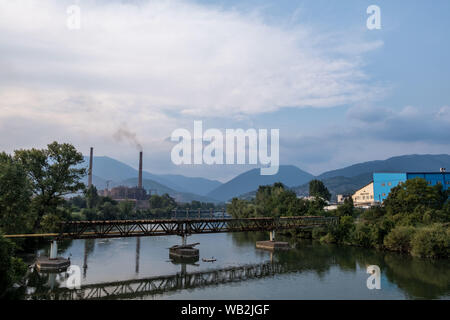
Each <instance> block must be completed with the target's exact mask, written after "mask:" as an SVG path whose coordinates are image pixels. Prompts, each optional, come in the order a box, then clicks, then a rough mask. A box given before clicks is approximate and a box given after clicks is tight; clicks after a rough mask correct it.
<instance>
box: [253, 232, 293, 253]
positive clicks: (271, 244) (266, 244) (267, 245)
mask: <svg viewBox="0 0 450 320" xmlns="http://www.w3.org/2000/svg"><path fill="white" fill-rule="evenodd" d="M269 237H270V240H269V241H256V248H257V249H264V250H270V251H273V250H277V249H289V243H288V242H284V241H275V230H271V231H269Z"/></svg>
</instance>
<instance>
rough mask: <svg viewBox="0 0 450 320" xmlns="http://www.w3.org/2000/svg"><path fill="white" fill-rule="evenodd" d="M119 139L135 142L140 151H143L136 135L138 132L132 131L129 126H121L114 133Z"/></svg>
mask: <svg viewBox="0 0 450 320" xmlns="http://www.w3.org/2000/svg"><path fill="white" fill-rule="evenodd" d="M113 137H114V139H115V140H117V141H128V142H129V143H131V144H133V145H134V146H135V147H136V148H137V149H138V150H139V151H142V145H141V144H140V142H139V140H138V139H137V137H136V133H134V132H131V131H130V130H128V129H127V128H124V127H122V128H119V129H118V130H117V131H116V132H115V133H114V135H113Z"/></svg>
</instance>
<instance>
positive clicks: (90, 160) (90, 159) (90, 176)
mask: <svg viewBox="0 0 450 320" xmlns="http://www.w3.org/2000/svg"><path fill="white" fill-rule="evenodd" d="M93 157H94V148H92V147H91V156H90V157H89V171H88V175H89V177H88V188H90V187H91V186H92V158H93Z"/></svg>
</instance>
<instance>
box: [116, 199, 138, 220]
mask: <svg viewBox="0 0 450 320" xmlns="http://www.w3.org/2000/svg"><path fill="white" fill-rule="evenodd" d="M134 207H135V203H134V202H133V201H121V202H119V212H120V218H121V219H130V218H131V216H132V215H133V211H134Z"/></svg>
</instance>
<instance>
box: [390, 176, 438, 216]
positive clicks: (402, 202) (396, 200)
mask: <svg viewBox="0 0 450 320" xmlns="http://www.w3.org/2000/svg"><path fill="white" fill-rule="evenodd" d="M446 200H447V194H446V192H445V191H444V190H443V189H442V185H440V184H438V185H435V186H430V185H428V183H427V181H426V180H424V179H421V178H415V179H411V180H406V181H405V182H404V183H402V184H401V185H398V186H396V187H394V188H392V189H391V192H390V193H389V195H388V197H387V198H386V200H385V201H384V206H385V208H386V211H387V213H388V214H389V215H397V217H398V218H399V219H401V220H403V222H404V224H409V225H414V224H416V223H418V222H419V221H421V220H422V216H423V215H424V214H425V213H426V212H427V211H429V210H430V209H433V210H440V209H442V208H443V207H444V204H445V202H446Z"/></svg>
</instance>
